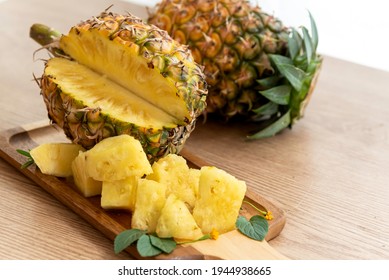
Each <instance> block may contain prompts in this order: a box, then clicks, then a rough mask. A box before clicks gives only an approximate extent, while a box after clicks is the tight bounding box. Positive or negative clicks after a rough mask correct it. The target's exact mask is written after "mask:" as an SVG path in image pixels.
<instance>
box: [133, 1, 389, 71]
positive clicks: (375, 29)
mask: <svg viewBox="0 0 389 280" xmlns="http://www.w3.org/2000/svg"><path fill="white" fill-rule="evenodd" d="M127 1H129V2H133V3H138V4H141V5H148V6H152V5H154V4H155V3H157V2H159V0H127ZM251 1H252V2H253V3H258V5H259V6H260V7H261V8H262V10H264V11H266V12H268V13H270V14H274V15H275V16H277V17H278V18H280V19H281V20H282V21H283V22H284V23H285V24H286V25H288V26H294V27H298V26H300V25H305V26H307V27H309V26H310V24H309V16H308V12H307V11H308V10H309V11H310V12H311V13H312V15H313V16H314V18H315V21H316V24H317V27H318V30H319V47H318V51H319V52H320V53H322V54H325V55H330V56H334V57H337V58H341V59H344V60H349V61H352V62H356V63H359V64H363V65H366V66H370V67H374V68H378V69H382V70H385V71H389V1H387V0H369V1H367V0H363V1H362V0H354V1H352V0H323V1H318V0H316V1H315V0H251Z"/></svg>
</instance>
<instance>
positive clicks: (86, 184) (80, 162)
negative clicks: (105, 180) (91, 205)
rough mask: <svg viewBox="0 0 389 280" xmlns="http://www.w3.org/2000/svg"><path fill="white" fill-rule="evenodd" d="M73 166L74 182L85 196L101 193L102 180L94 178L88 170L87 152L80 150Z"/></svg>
mask: <svg viewBox="0 0 389 280" xmlns="http://www.w3.org/2000/svg"><path fill="white" fill-rule="evenodd" d="M71 168H72V175H73V180H74V184H75V185H76V187H77V189H78V190H79V191H80V192H81V193H82V194H83V195H84V196H85V197H91V196H96V195H100V194H101V190H102V182H101V181H96V180H94V179H93V178H92V177H90V176H89V174H88V173H87V171H86V152H79V154H78V156H77V157H76V158H75V159H74V160H73V162H72V166H71Z"/></svg>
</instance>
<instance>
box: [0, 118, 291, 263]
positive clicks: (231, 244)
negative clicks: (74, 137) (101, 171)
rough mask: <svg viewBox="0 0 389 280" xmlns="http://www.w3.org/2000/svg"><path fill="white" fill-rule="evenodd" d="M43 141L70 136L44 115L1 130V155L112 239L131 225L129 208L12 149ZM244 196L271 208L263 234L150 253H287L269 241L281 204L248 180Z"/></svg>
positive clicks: (279, 224)
mask: <svg viewBox="0 0 389 280" xmlns="http://www.w3.org/2000/svg"><path fill="white" fill-rule="evenodd" d="M47 142H69V140H67V139H66V137H65V136H64V133H63V132H62V130H60V129H59V128H57V127H55V126H52V125H50V124H48V121H44V122H39V123H34V124H29V125H25V126H21V127H16V128H13V129H9V130H6V131H2V132H1V134H0V148H1V150H0V156H1V157H2V158H4V159H5V160H6V161H8V162H9V163H10V164H11V165H13V166H14V167H15V168H17V169H18V170H19V171H20V172H22V173H23V174H24V175H26V176H27V177H28V178H30V179H31V180H33V181H34V182H35V183H36V184H38V185H39V186H41V187H42V188H43V189H45V190H46V191H47V192H49V193H50V194H51V195H53V196H54V197H55V198H57V199H58V200H59V201H60V202H61V203H63V204H64V205H65V206H67V207H68V208H70V209H71V210H73V211H74V212H75V213H77V214H78V215H79V216H81V217H82V218H84V219H85V220H86V221H87V222H88V223H90V224H91V225H92V226H94V227H95V228H96V229H98V230H99V231H101V232H102V233H103V234H104V235H105V236H106V237H107V238H109V239H111V240H112V241H113V240H114V239H115V237H116V235H117V234H119V233H120V232H122V231H123V230H126V229H129V228H130V225H131V214H130V213H128V212H124V211H107V210H104V209H102V208H101V207H100V197H99V196H96V197H92V198H85V197H84V196H82V195H81V194H80V193H79V192H78V191H77V189H76V188H75V187H74V185H73V183H72V182H71V181H70V180H67V179H64V178H57V177H54V176H49V175H45V174H42V173H41V172H40V170H39V169H38V168H37V167H36V166H35V165H32V166H30V167H28V168H26V169H21V168H20V166H21V165H22V164H23V163H24V162H25V161H26V158H25V157H24V156H22V155H20V154H19V153H18V152H17V151H16V149H22V150H29V149H32V148H34V147H35V146H37V145H38V144H41V143H47ZM181 155H182V156H184V157H185V158H186V160H187V162H188V164H189V166H191V167H194V168H200V167H201V166H204V165H207V163H206V162H204V161H203V160H201V159H199V158H197V157H196V156H194V155H192V154H191V153H190V152H188V151H187V150H185V149H184V150H183V151H182V153H181ZM245 199H246V200H248V201H250V202H251V203H253V204H254V205H256V206H257V207H258V208H260V209H263V210H265V209H266V210H270V211H272V213H273V216H274V219H273V220H272V221H270V222H269V232H268V234H267V236H266V238H265V239H266V240H264V241H261V242H259V241H255V240H252V239H250V238H248V237H246V236H244V235H242V234H241V233H239V232H238V231H237V230H234V231H231V232H228V233H225V234H222V235H220V236H219V238H218V239H217V240H204V241H199V242H194V243H190V244H186V245H179V246H178V247H177V249H176V250H174V251H173V252H172V253H171V254H162V255H159V256H157V257H155V258H154V259H194V260H195V259H197V260H201V259H286V257H285V256H283V255H282V254H280V253H279V252H277V251H276V250H274V249H273V248H272V247H271V246H270V245H269V244H268V243H267V241H269V240H271V239H273V238H275V237H276V236H277V235H278V234H279V233H280V232H281V231H282V229H283V227H284V225H285V214H284V212H283V210H282V209H280V208H279V207H277V205H276V203H275V202H274V201H270V200H269V199H266V198H264V197H262V196H260V195H258V194H254V193H252V192H250V186H248V191H247V193H246V197H245ZM256 214H257V212H256V211H255V210H254V209H253V208H252V207H251V206H249V205H248V204H243V206H242V210H241V215H244V216H246V217H248V218H250V217H251V216H253V215H256ZM112 250H113V246H112ZM127 251H128V252H129V253H130V254H131V255H132V256H133V257H135V258H138V259H142V257H141V256H140V255H139V254H138V253H137V250H136V248H135V247H134V246H130V247H129V248H128V249H127Z"/></svg>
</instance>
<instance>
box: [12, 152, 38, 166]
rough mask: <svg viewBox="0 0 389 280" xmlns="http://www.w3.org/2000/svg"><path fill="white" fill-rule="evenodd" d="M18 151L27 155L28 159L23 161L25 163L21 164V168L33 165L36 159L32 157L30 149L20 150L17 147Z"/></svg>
mask: <svg viewBox="0 0 389 280" xmlns="http://www.w3.org/2000/svg"><path fill="white" fill-rule="evenodd" d="M16 151H17V152H18V153H19V154H21V155H23V156H25V157H27V161H26V162H25V163H23V164H22V165H21V166H20V168H21V169H25V168H27V167H29V166H30V165H32V164H34V163H35V161H34V159H33V158H32V156H31V154H30V152H29V151H24V150H20V149H17V150H16Z"/></svg>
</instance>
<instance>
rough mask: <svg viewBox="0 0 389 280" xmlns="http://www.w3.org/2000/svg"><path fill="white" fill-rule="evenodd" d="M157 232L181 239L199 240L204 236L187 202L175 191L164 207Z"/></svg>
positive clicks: (160, 235)
mask: <svg viewBox="0 0 389 280" xmlns="http://www.w3.org/2000/svg"><path fill="white" fill-rule="evenodd" d="M156 233H157V235H158V236H159V237H162V238H168V237H174V238H176V239H180V240H197V239H199V238H200V237H202V236H203V233H202V231H201V229H200V227H199V226H198V225H197V224H196V221H195V220H194V218H193V216H192V214H191V213H190V211H189V209H188V207H187V206H186V204H185V203H184V202H183V201H182V200H180V199H179V198H178V197H177V196H176V195H175V194H173V193H172V194H170V195H169V196H168V198H167V199H166V203H165V206H164V207H163V208H162V211H161V215H160V217H159V219H158V223H157V228H156Z"/></svg>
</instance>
